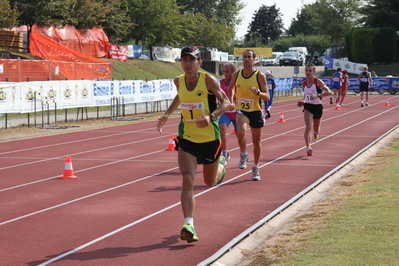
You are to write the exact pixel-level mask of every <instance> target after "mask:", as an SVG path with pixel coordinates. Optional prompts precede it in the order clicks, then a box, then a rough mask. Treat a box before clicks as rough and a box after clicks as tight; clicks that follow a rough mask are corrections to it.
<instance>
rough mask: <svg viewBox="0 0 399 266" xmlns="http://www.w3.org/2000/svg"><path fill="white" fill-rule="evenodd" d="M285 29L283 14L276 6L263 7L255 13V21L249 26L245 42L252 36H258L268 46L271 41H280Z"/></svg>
mask: <svg viewBox="0 0 399 266" xmlns="http://www.w3.org/2000/svg"><path fill="white" fill-rule="evenodd" d="M282 29H283V20H282V19H281V12H280V9H279V8H276V5H275V4H274V5H272V6H266V5H262V6H261V7H260V8H259V10H258V11H255V13H254V16H253V20H252V22H251V24H250V25H249V30H248V33H247V34H246V35H245V41H249V40H250V39H251V36H254V34H256V36H257V37H260V38H261V39H262V43H263V44H268V41H269V38H270V40H277V39H279V37H280V35H281V33H282V32H283V31H282Z"/></svg>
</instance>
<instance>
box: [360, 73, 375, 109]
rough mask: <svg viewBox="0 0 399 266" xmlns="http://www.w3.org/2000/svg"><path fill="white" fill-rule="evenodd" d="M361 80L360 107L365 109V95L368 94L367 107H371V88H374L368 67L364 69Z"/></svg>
mask: <svg viewBox="0 0 399 266" xmlns="http://www.w3.org/2000/svg"><path fill="white" fill-rule="evenodd" d="M359 79H360V107H363V106H364V105H363V94H364V93H366V106H369V105H370V104H369V87H370V86H373V79H372V78H371V74H370V72H369V68H368V67H366V66H365V67H363V72H361V73H360V74H359Z"/></svg>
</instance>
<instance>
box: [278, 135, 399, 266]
mask: <svg viewBox="0 0 399 266" xmlns="http://www.w3.org/2000/svg"><path fill="white" fill-rule="evenodd" d="M395 143H396V144H395V145H394V146H391V147H390V148H389V150H390V154H389V155H387V156H384V155H382V156H381V155H380V157H384V158H378V156H377V160H379V161H377V163H375V164H371V166H366V169H363V170H362V171H360V173H358V174H355V175H353V176H351V177H349V179H350V180H351V182H353V186H349V187H348V188H346V189H345V191H344V193H346V195H347V196H348V197H347V198H346V199H345V200H344V201H343V203H342V205H341V204H338V205H339V206H340V207H339V208H336V209H335V208H333V209H332V210H328V211H329V212H332V214H333V215H332V216H331V217H330V218H329V219H328V220H327V222H326V223H325V224H324V226H322V229H321V230H316V232H314V233H313V234H312V235H311V237H309V238H308V239H307V240H305V241H304V243H303V245H302V246H301V248H299V249H297V250H296V251H294V252H293V253H292V254H291V255H290V256H289V258H286V259H284V261H285V262H286V263H285V264H284V265H307V266H308V265H399V223H398V221H399V211H398V206H399V197H398V195H399V165H398V163H397V162H398V161H399V141H398V140H396V142H395ZM381 160H382V161H381ZM349 179H348V180H349ZM348 180H347V181H348Z"/></svg>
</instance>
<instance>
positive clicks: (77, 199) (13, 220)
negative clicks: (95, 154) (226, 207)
mask: <svg viewBox="0 0 399 266" xmlns="http://www.w3.org/2000/svg"><path fill="white" fill-rule="evenodd" d="M93 168H94V167H93ZM177 168H178V167H173V168H170V169H168V170H165V171H162V172H159V173H156V174H152V175H148V176H146V177H142V178H140V179H137V180H134V181H131V182H128V183H125V184H121V185H118V186H115V187H112V188H108V189H105V190H102V191H99V192H96V193H92V194H90V195H86V196H84V197H80V198H76V199H74V200H70V201H66V202H64V203H61V204H58V205H54V206H52V207H48V208H45V209H42V210H40V211H36V212H31V213H29V214H26V215H22V216H19V217H17V218H14V219H11V220H8V221H4V222H1V223H0V226H1V225H5V224H9V223H12V222H15V221H18V220H21V219H23V218H27V217H30V216H33V215H36V214H39V213H43V212H46V211H49V210H53V209H56V208H59V207H61V206H65V205H68V204H71V203H74V202H77V201H80V200H83V199H87V198H90V197H93V196H97V195H100V194H103V193H106V192H109V191H112V190H115V189H118V188H122V187H125V186H128V185H131V184H134V183H137V182H140V181H143V180H146V179H148V178H151V177H154V176H158V175H161V174H164V173H167V172H169V171H172V170H176V169H177Z"/></svg>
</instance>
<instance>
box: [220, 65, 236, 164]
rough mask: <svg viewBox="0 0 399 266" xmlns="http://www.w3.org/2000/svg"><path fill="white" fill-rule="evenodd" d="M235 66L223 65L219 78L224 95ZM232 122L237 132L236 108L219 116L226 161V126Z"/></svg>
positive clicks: (227, 91) (227, 153)
mask: <svg viewBox="0 0 399 266" xmlns="http://www.w3.org/2000/svg"><path fill="white" fill-rule="evenodd" d="M236 70H237V69H236V66H235V64H233V63H227V64H225V65H224V66H223V74H224V79H221V80H220V87H221V88H222V90H223V91H224V93H225V94H226V95H229V85H230V82H231V76H232V75H233V73H235V72H236ZM230 123H231V124H233V127H234V131H235V132H236V133H237V123H236V110H235V109H234V110H232V111H226V112H225V113H224V114H222V115H221V116H220V117H219V129H220V137H221V140H222V155H223V156H224V158H226V161H229V159H230V154H229V152H228V151H227V138H226V134H227V128H228V127H229V125H230Z"/></svg>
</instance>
